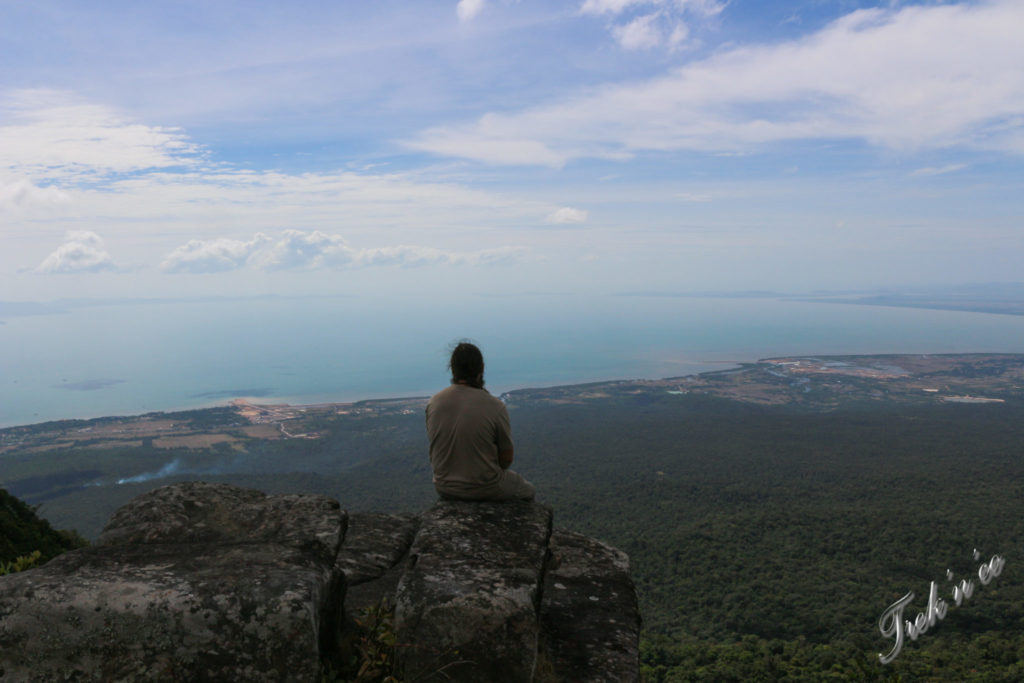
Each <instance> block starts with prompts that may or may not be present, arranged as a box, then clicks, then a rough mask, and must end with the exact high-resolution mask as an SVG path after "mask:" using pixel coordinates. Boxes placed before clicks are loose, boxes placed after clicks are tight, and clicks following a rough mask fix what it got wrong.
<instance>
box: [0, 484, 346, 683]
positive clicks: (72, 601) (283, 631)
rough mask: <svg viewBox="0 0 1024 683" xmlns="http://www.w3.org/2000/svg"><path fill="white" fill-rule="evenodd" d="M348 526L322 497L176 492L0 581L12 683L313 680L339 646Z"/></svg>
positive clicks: (207, 489) (215, 488)
mask: <svg viewBox="0 0 1024 683" xmlns="http://www.w3.org/2000/svg"><path fill="white" fill-rule="evenodd" d="M344 529H345V514H344V513H343V512H342V511H341V509H340V507H339V505H338V503H337V502H336V501H333V500H331V499H329V498H325V497H323V496H312V495H301V496H266V495H264V494H262V493H260V492H257V491H248V490H244V489H238V488H236V487H231V486H224V485H208V484H196V483H188V484H177V485H172V486H169V487H164V488H163V489H158V490H156V491H154V492H151V493H150V494H147V495H144V496H141V497H139V498H136V499H135V500H133V501H132V502H130V503H128V505H126V506H125V507H124V508H122V509H121V510H119V511H118V513H116V514H115V515H114V517H113V519H112V520H111V523H110V524H109V525H108V526H107V528H106V530H105V531H104V534H103V536H102V537H101V539H100V542H99V543H98V544H97V545H95V546H93V547H90V548H85V549H82V550H78V551H74V552H70V553H66V554H65V555H62V556H60V557H58V558H57V559H55V560H53V561H52V562H50V563H48V564H47V565H45V566H44V567H42V568H39V569H35V570H30V571H27V572H22V573H19V574H12V575H9V576H6V577H0V670H2V671H3V676H4V680H16V681H65V680H75V681H110V680H147V681H182V680H190V681H281V680H290V681H291V680H294V681H317V680H319V676H320V669H321V660H322V657H324V656H325V655H326V654H327V652H325V649H329V648H330V647H332V646H333V643H334V642H335V638H334V634H335V633H336V631H337V628H338V621H339V619H338V616H339V615H338V612H339V610H340V606H341V604H342V602H343V600H344V579H343V576H342V575H341V574H340V572H338V571H336V569H335V557H336V555H337V551H338V547H339V545H340V543H341V541H342V539H343V536H344Z"/></svg>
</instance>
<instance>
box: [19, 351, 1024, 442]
mask: <svg viewBox="0 0 1024 683" xmlns="http://www.w3.org/2000/svg"><path fill="white" fill-rule="evenodd" d="M686 395H695V396H706V397H709V398H718V399H727V400H733V401H740V402H743V403H752V404H759V405H777V406H783V405H785V406H790V407H796V408H803V409H806V410H811V411H828V410H835V409H837V408H840V407H844V406H850V405H853V404H857V403H865V404H872V403H876V404H877V403H882V402H896V403H906V404H934V403H955V404H990V403H1002V402H1005V401H1007V400H1013V399H1018V400H1019V399H1024V355H1020V354H951V355H872V356H813V357H787V358H768V359H764V360H760V361H758V362H756V363H744V364H740V365H739V367H736V368H730V369H727V370H719V371H715V372H707V373H702V374H699V375H689V376H685V377H672V378H665V379H656V380H648V379H634V380H615V381H607V382H596V383H589V384H576V385H567V386H558V387H545V388H538V389H520V390H516V391H511V392H508V393H506V394H503V395H502V399H503V400H504V401H505V402H506V403H507V404H508V405H509V406H510V408H512V409H513V410H514V409H515V408H516V407H517V406H520V407H522V406H543V405H545V404H549V405H566V404H584V403H594V402H599V401H609V400H612V401H615V400H626V401H630V402H641V403H643V402H650V401H655V400H664V399H666V398H668V399H671V397H673V396H686ZM425 405H426V397H412V398H395V399H381V400H370V401H359V402H354V403H318V404H310V405H288V404H271V403H268V404H261V403H254V402H252V401H250V400H247V399H234V400H232V401H231V402H230V403H229V404H228V406H226V407H221V408H210V409H206V410H198V411H188V412H187V413H168V414H165V413H151V414H146V415H140V416H133V417H105V418H98V419H93V420H60V421H55V422H47V423H43V424H39V425H28V426H21V427H11V428H7V429H3V430H0V454H3V453H9V452H14V451H19V452H24V453H31V452H39V451H46V450H54V449H59V448H71V447H85V448H109V447H116V446H123V447H137V446H142V445H148V446H151V447H154V448H166V449H172V448H209V447H211V446H217V447H219V448H230V449H235V450H242V449H243V448H244V443H245V442H246V441H248V440H251V439H269V440H275V439H317V438H320V437H321V436H322V434H323V430H322V428H318V427H317V424H318V421H322V420H324V419H325V418H326V419H336V418H340V419H351V420H367V419H373V418H380V417H389V416H398V415H411V414H414V413H419V412H421V411H422V410H423V407H424V406H425ZM204 413H206V414H208V415H211V416H213V415H216V416H217V419H215V420H212V421H211V424H210V425H209V426H208V427H203V426H202V425H203V424H204V421H203V420H199V421H196V420H194V419H173V416H180V415H187V416H190V417H191V416H194V415H201V414H204Z"/></svg>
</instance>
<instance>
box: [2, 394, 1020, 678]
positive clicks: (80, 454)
mask: <svg viewBox="0 0 1024 683" xmlns="http://www.w3.org/2000/svg"><path fill="white" fill-rule="evenodd" d="M510 411H511V415H512V421H513V429H514V432H515V436H516V453H517V457H516V463H515V468H516V469H517V470H519V471H520V472H522V473H523V474H524V475H525V476H527V477H528V478H529V479H531V480H532V481H534V483H535V484H537V487H538V491H539V497H540V499H541V500H542V501H543V502H546V503H549V504H551V505H552V506H553V507H554V510H555V519H556V523H557V524H559V525H560V526H565V527H568V528H571V529H574V530H578V531H581V532H583V533H586V534H589V535H593V536H596V537H598V538H602V539H604V540H606V541H608V542H609V543H611V544H613V545H615V546H617V547H619V548H622V549H623V550H625V551H627V552H628V553H629V555H630V557H631V559H632V568H633V575H634V578H635V580H636V583H637V587H638V590H639V593H640V599H641V604H642V609H643V612H644V615H645V634H644V643H643V658H644V665H645V671H646V675H647V676H648V677H649V679H650V680H654V681H661V680H709V681H712V680H714V681H720V680H736V681H750V680H780V679H782V678H783V677H784V676H788V677H789V678H788V679H787V680H825V679H828V678H834V679H835V680H849V679H851V678H853V679H861V680H900V678H901V677H902V680H951V681H953V680H956V681H961V680H978V681H993V680H1006V681H1011V680H1019V679H1020V678H1021V677H1022V676H1024V669H1022V668H1021V665H1020V664H1019V662H1020V661H1022V660H1024V581H1022V579H1021V572H1020V563H1021V559H1020V557H1021V555H1020V547H1021V541H1022V539H1024V515H1022V514H1021V513H1022V512H1024V507H1022V503H1021V501H1022V500H1024V498H1022V494H1024V491H1022V486H1024V484H1022V482H1024V458H1022V457H1021V455H1022V449H1024V404H1022V402H1020V401H1015V400H1012V399H1010V400H1007V401H1006V402H1004V403H992V404H981V405H976V404H952V403H946V404H935V405H909V406H908V405H902V404H892V403H885V402H880V403H875V404H871V405H867V404H864V405H853V406H848V407H845V408H841V409H837V410H832V411H830V412H816V411H809V410H798V409H794V408H787V407H780V406H775V407H772V406H757V405H751V404H747V403H740V402H736V401H730V400H725V399H719V398H712V397H708V396H701V395H696V394H691V395H676V394H668V393H661V394H659V395H654V396H652V395H644V396H638V397H630V396H613V397H610V398H607V399H605V400H600V401H588V402H582V403H576V404H573V403H566V404H559V405H553V404H550V403H542V402H537V401H530V400H526V399H525V397H519V398H517V397H516V396H513V397H512V400H511V407H510ZM220 417H221V418H222V424H221V425H220V428H221V429H222V430H224V429H226V430H228V431H230V430H231V429H233V427H232V426H231V425H232V423H231V422H230V421H228V417H227V416H226V415H223V414H222V415H221V416H220ZM304 429H305V430H307V431H312V432H315V433H316V434H317V438H305V439H276V440H270V439H251V438H243V436H244V435H243V434H241V433H238V434H236V435H235V437H233V438H236V439H237V440H238V441H237V443H236V445H235V446H233V447H232V448H227V447H224V446H223V445H221V446H217V445H216V444H215V445H214V446H211V447H209V448H206V449H199V448H195V449H184V448H178V449H159V448H155V447H152V446H144V445H139V446H137V447H133V448H106V447H104V446H102V444H101V445H98V446H94V447H92V448H85V449H77V450H76V449H61V448H55V449H51V450H48V451H46V452H45V453H36V454H34V455H33V456H32V457H28V456H18V455H16V454H15V455H12V454H7V455H6V456H5V461H6V462H7V463H8V465H9V469H7V470H5V475H4V476H5V477H7V479H5V480H4V482H2V483H3V484H5V485H7V486H8V487H9V488H11V490H13V491H14V492H16V493H17V492H19V491H21V492H22V493H21V494H23V495H25V496H26V498H28V500H30V501H33V500H35V501H37V502H38V501H45V503H44V505H43V508H42V509H41V511H42V512H43V513H44V514H46V515H47V516H48V517H49V518H50V519H51V520H53V521H54V523H55V524H57V525H59V526H73V525H75V524H76V522H77V523H81V522H83V521H86V522H88V524H89V526H88V527H87V528H86V529H83V531H85V532H87V533H88V534H90V535H92V534H95V533H96V532H97V531H98V530H99V525H100V524H101V523H102V520H103V519H105V518H106V517H107V516H108V515H109V513H110V512H111V511H112V510H113V509H114V508H115V507H116V506H117V505H118V504H120V503H121V502H123V501H124V500H127V499H128V498H130V497H132V496H134V495H137V494H138V493H140V492H141V491H143V490H145V489H147V488H151V487H153V486H156V485H159V484H163V483H167V482H169V481H174V480H180V479H205V480H209V481H230V482H234V483H238V484H242V485H248V486H256V487H260V488H263V489H265V490H268V491H286V490H299V491H313V492H322V493H327V494H329V495H332V496H335V497H337V498H338V499H339V500H341V501H342V504H343V505H344V506H346V507H348V508H349V509H353V510H360V509H367V510H368V509H374V510H388V511H395V510H422V509H423V508H425V507H426V506H428V505H429V504H430V503H431V501H432V500H433V499H434V496H433V492H432V489H431V487H430V483H429V477H430V473H429V466H428V463H427V460H426V452H425V450H426V449H425V445H426V444H425V437H424V435H423V419H422V414H421V413H420V412H418V411H408V410H402V411H397V410H396V411H394V412H392V413H388V414H376V415H374V416H360V415H359V414H356V413H353V414H350V415H346V416H322V417H316V418H309V419H308V420H307V422H306V424H305V425H304ZM45 462H49V463H51V465H50V466H51V467H53V470H54V471H59V472H62V473H63V475H64V479H63V480H61V481H59V482H58V481H56V480H55V481H53V482H50V484H52V486H50V488H47V486H48V484H47V483H46V482H45V481H44V480H41V479H39V477H40V476H41V471H40V468H41V467H42V464H43V463H45ZM174 463H177V465H176V469H175V468H168V465H170V464H174ZM161 472H163V473H164V474H167V475H168V476H160V477H156V478H154V479H151V480H148V481H136V482H133V483H124V484H121V485H118V484H116V483H115V482H116V481H117V480H118V478H128V477H136V478H139V477H143V476H144V475H145V476H149V475H156V474H159V473H161ZM173 472H177V474H173ZM147 473H148V474H147ZM33 477H35V478H33ZM19 487H21V488H20V489H19ZM33 496H38V498H35V499H33ZM79 528H82V527H79ZM974 549H978V551H979V552H980V554H981V556H982V559H988V557H990V556H991V555H993V554H999V555H1002V556H1003V557H1004V558H1006V567H1005V569H1004V571H1003V572H1002V575H1001V576H999V577H998V578H997V579H995V580H994V581H992V582H991V583H990V584H989V585H985V586H981V585H979V586H978V587H977V590H976V591H975V593H974V595H973V596H972V597H971V598H970V599H969V600H967V601H966V602H965V604H964V605H963V606H960V607H955V606H954V607H951V608H950V610H949V613H948V615H947V617H946V618H945V620H943V621H941V622H939V623H938V625H937V626H935V627H934V628H933V629H932V630H930V631H929V632H928V633H926V634H924V635H922V636H921V637H920V638H919V639H918V640H917V641H914V642H910V641H908V642H907V644H906V645H905V647H904V649H903V652H902V653H901V654H900V656H899V657H898V658H897V659H896V661H895V662H894V663H892V664H890V665H888V666H883V665H881V664H879V662H878V653H880V652H887V651H888V650H889V648H890V647H891V644H892V643H891V641H890V640H887V639H885V638H883V637H882V636H881V635H880V633H879V631H878V626H877V622H878V619H879V616H880V615H881V613H882V611H883V610H884V609H885V608H886V607H887V606H889V605H890V604H892V603H893V602H894V601H895V600H896V599H898V598H899V597H900V596H902V595H904V594H905V593H907V592H909V591H913V592H914V593H916V598H915V599H914V601H913V602H912V603H911V606H910V608H908V613H907V614H906V617H907V618H908V619H913V617H914V615H915V614H916V613H917V611H920V610H923V609H924V608H925V603H926V601H927V593H928V588H929V583H930V582H931V581H935V582H937V583H938V584H939V589H940V591H942V593H943V595H947V600H948V601H950V602H951V598H950V597H948V593H949V590H950V588H951V587H952V583H951V582H950V581H949V580H948V579H947V575H946V570H947V569H949V570H951V572H952V573H953V575H954V580H955V581H959V580H960V579H962V578H969V577H970V576H972V575H973V572H975V571H976V569H977V566H978V564H979V562H978V561H976V560H975V559H974V558H973V551H974Z"/></svg>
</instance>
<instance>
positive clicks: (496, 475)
mask: <svg viewBox="0 0 1024 683" xmlns="http://www.w3.org/2000/svg"><path fill="white" fill-rule="evenodd" d="M426 418H427V437H428V438H429V440H430V464H431V466H432V467H433V470H434V487H435V488H436V489H437V490H438V491H439V492H441V493H448V494H452V495H456V496H466V495H472V494H474V493H476V492H483V491H485V490H488V489H491V488H494V487H496V486H497V485H498V484H499V482H500V481H501V479H502V477H503V475H504V472H505V471H504V470H503V469H502V467H501V464H500V463H499V462H498V454H499V453H503V452H505V451H509V450H512V447H513V446H512V429H511V426H510V424H509V419H508V410H507V409H506V408H505V404H504V403H502V402H501V401H500V400H498V399H497V398H495V397H494V396H491V394H490V393H488V392H487V390H486V389H476V388H474V387H470V386H467V385H464V384H452V385H450V386H449V387H448V388H446V389H442V390H441V391H439V392H438V393H437V394H435V395H434V396H433V397H432V398H431V399H430V402H429V403H428V404H427V411H426Z"/></svg>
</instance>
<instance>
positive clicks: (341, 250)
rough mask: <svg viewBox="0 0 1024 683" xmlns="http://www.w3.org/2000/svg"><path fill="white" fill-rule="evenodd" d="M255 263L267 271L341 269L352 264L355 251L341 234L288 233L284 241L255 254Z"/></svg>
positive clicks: (285, 233) (284, 236)
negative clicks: (327, 266) (324, 267)
mask: <svg viewBox="0 0 1024 683" xmlns="http://www.w3.org/2000/svg"><path fill="white" fill-rule="evenodd" d="M253 262H254V263H255V264H256V265H257V266H259V267H261V268H264V269H266V270H294V269H300V268H319V267H321V266H324V265H329V266H334V267H341V266H345V265H348V264H349V263H351V262H352V249H351V248H350V247H349V246H348V245H347V244H346V243H345V240H344V238H342V237H341V235H328V234H327V233H323V232H320V231H319V230H314V231H313V232H310V233H307V232H303V231H301V230H285V231H284V233H283V236H282V237H281V239H279V240H277V241H276V242H273V243H272V244H270V245H269V248H267V249H265V250H264V251H262V252H260V253H257V254H254V257H253Z"/></svg>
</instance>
